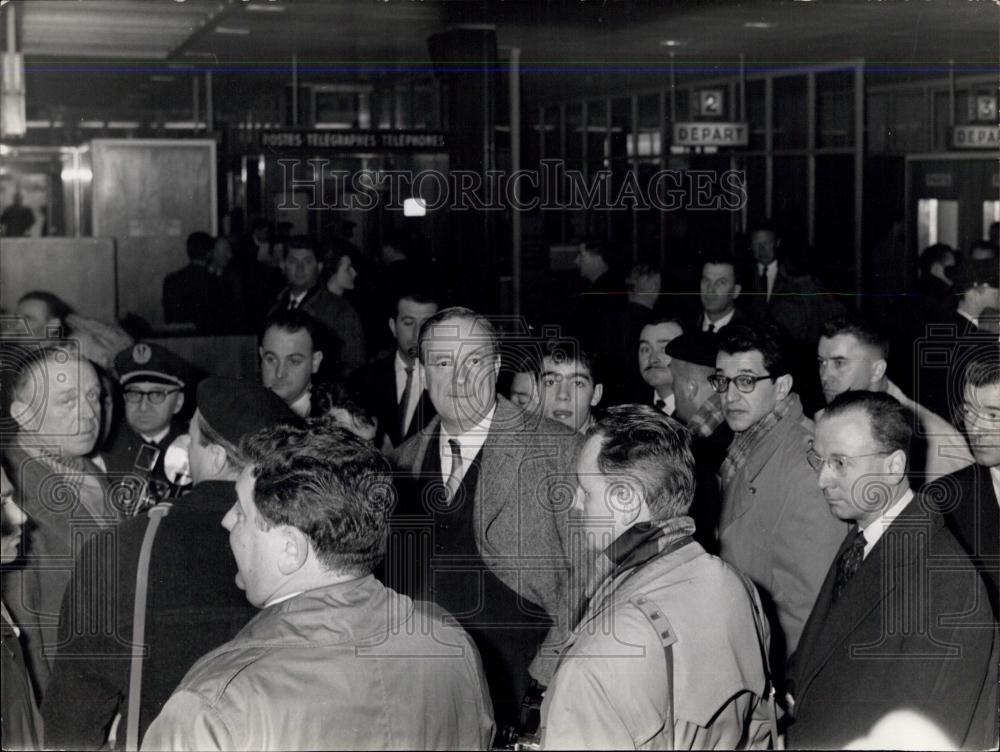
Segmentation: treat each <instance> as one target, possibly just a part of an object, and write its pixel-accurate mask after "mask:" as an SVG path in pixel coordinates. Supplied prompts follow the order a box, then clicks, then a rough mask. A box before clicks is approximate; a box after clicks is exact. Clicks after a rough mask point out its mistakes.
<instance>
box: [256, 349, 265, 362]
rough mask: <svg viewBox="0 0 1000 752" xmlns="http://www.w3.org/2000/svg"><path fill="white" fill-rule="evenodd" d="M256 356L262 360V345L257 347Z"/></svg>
mask: <svg viewBox="0 0 1000 752" xmlns="http://www.w3.org/2000/svg"><path fill="white" fill-rule="evenodd" d="M257 357H258V358H260V359H261V360H264V348H263V347H259V346H258V347H257Z"/></svg>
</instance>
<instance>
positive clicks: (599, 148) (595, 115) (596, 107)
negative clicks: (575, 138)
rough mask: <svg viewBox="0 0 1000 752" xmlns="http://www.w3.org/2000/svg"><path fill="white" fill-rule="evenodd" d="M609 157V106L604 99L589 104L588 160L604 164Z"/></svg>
mask: <svg viewBox="0 0 1000 752" xmlns="http://www.w3.org/2000/svg"><path fill="white" fill-rule="evenodd" d="M607 157H608V106H607V104H606V103H605V101H604V100H603V99H596V100H594V101H592V102H588V103H587V158H588V159H589V160H590V161H591V162H604V160H605V159H607Z"/></svg>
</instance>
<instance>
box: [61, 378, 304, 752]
mask: <svg viewBox="0 0 1000 752" xmlns="http://www.w3.org/2000/svg"><path fill="white" fill-rule="evenodd" d="M197 405H198V408H197V410H196V411H195V414H194V417H193V418H192V420H191V429H190V435H191V444H190V467H191V477H192V480H193V483H194V485H193V488H192V489H191V491H190V492H189V493H187V494H185V495H184V496H181V497H179V498H177V499H174V500H172V502H171V503H170V504H161V505H159V506H157V507H155V508H153V509H152V510H150V511H149V512H147V513H146V514H144V515H142V516H140V517H137V518H135V519H132V520H128V521H127V522H125V523H123V524H122V525H120V526H119V527H118V529H117V531H116V532H117V536H116V541H115V546H114V548H113V549H108V548H107V547H105V546H101V545H96V544H91V545H88V546H87V547H85V548H84V549H83V551H82V553H81V554H80V556H79V557H78V559H77V564H76V568H75V570H74V573H73V580H72V585H71V588H72V592H73V597H72V598H70V597H67V598H65V599H63V603H62V610H61V613H60V617H59V635H60V638H61V639H60V645H59V652H58V654H57V655H56V658H55V662H54V665H53V672H52V679H51V680H50V682H49V690H48V692H47V693H46V697H45V703H44V704H43V706H42V713H43V715H44V717H45V725H46V737H47V742H48V744H49V745H50V746H52V747H55V748H75V749H98V748H101V747H103V746H104V745H105V743H106V741H108V729H109V728H110V726H111V725H112V721H113V720H114V717H115V715H116V714H118V713H120V714H121V716H122V719H121V722H120V723H119V724H118V728H117V732H116V739H115V744H114V748H116V749H123V748H124V749H136V748H137V747H138V742H139V740H140V739H142V736H143V734H144V733H145V731H146V728H147V727H148V726H149V724H150V723H151V722H152V720H153V719H154V718H155V717H156V716H157V714H158V713H159V712H160V710H161V708H162V707H163V704H164V703H165V702H166V701H167V698H168V697H170V693H171V692H173V690H174V688H175V687H176V686H177V685H178V684H179V683H180V681H181V679H183V678H184V674H185V673H186V672H187V670H188V669H189V668H190V667H191V666H192V665H193V664H194V662H195V661H196V660H198V658H200V657H201V656H202V655H204V654H205V653H206V652H208V651H209V650H212V649H213V648H216V647H218V646H219V645H221V644H222V643H224V642H225V641H226V640H229V639H231V638H232V637H233V636H234V635H235V634H236V633H237V632H238V631H239V630H240V629H241V628H242V627H243V625H244V624H246V623H247V622H248V621H249V620H250V619H251V617H252V616H253V614H254V609H253V608H252V607H251V606H250V604H248V603H247V602H246V598H244V597H243V594H242V593H241V592H240V591H239V589H238V588H237V587H236V586H235V584H234V583H233V575H234V574H235V566H234V564H233V561H232V555H231V554H230V552H229V546H228V545H227V543H226V533H225V531H224V530H223V529H222V524H221V523H222V518H223V516H224V515H225V514H226V512H227V511H229V509H230V508H231V507H232V505H233V503H234V502H235V501H236V485H235V482H236V478H237V476H238V475H239V468H240V467H241V466H242V464H243V462H244V456H243V454H242V453H241V452H240V450H239V443H240V440H241V439H242V437H243V436H244V435H246V434H249V433H253V432H254V431H257V430H259V429H261V428H265V427H268V426H273V425H278V424H289V425H301V423H302V421H301V419H300V418H299V417H298V416H296V415H295V414H294V413H292V412H291V410H289V409H288V406H287V405H286V404H285V403H284V402H283V401H282V400H281V398H280V397H278V396H277V395H276V394H274V393H273V392H271V391H270V390H268V389H265V388H264V387H262V386H260V385H259V384H254V383H251V382H248V381H237V380H234V379H222V378H217V377H209V378H207V379H204V380H203V381H202V382H201V383H200V384H199V385H198V392H197ZM144 550H145V551H146V556H147V557H148V558H146V559H145V560H144V559H143V556H142V553H143V551H144ZM102 559H103V561H102ZM95 562H101V564H100V565H99V566H96V567H95V566H94V563H95ZM137 583H141V585H140V586H139V587H138V588H137ZM81 624H88V625H90V627H89V628H88V629H80V628H79V625H81ZM131 644H140V645H142V646H143V647H144V650H143V651H142V654H141V655H140V656H132V650H131V647H130V645H131ZM130 658H131V660H129V659H130Z"/></svg>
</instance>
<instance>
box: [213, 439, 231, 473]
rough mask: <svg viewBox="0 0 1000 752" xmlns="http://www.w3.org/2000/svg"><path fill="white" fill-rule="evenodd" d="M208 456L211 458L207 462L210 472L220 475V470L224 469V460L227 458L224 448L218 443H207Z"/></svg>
mask: <svg viewBox="0 0 1000 752" xmlns="http://www.w3.org/2000/svg"><path fill="white" fill-rule="evenodd" d="M208 456H209V457H211V458H212V459H211V462H210V463H209V467H211V468H212V474H213V475H221V474H222V471H223V470H225V469H226V462H227V461H228V460H229V457H228V456H227V455H226V450H225V449H223V448H222V447H221V446H219V445H218V444H209V445H208Z"/></svg>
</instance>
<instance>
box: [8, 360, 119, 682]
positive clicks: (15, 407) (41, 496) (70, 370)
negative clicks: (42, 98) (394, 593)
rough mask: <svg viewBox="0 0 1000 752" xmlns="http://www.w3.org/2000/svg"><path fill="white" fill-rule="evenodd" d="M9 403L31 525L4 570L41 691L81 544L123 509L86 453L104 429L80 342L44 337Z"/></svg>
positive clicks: (14, 454) (97, 387)
mask: <svg viewBox="0 0 1000 752" xmlns="http://www.w3.org/2000/svg"><path fill="white" fill-rule="evenodd" d="M10 413H11V417H12V418H13V420H14V422H15V423H16V424H17V428H18V431H17V436H16V438H15V440H14V445H13V446H12V447H11V448H10V449H9V451H8V453H7V457H6V463H7V468H8V470H9V474H10V477H11V480H12V481H13V482H14V487H15V488H17V490H18V502H19V505H20V507H21V508H22V509H23V510H24V512H25V514H27V515H28V517H29V518H30V519H31V520H32V526H31V528H30V530H29V531H28V532H27V534H26V536H25V544H26V545H25V546H24V551H23V555H24V559H25V565H24V566H23V567H22V568H20V569H18V570H16V571H13V572H9V573H7V574H5V575H4V583H3V584H4V593H5V600H6V603H7V604H8V606H9V607H10V610H11V613H12V615H13V617H14V622H15V623H16V624H18V626H19V627H20V628H21V629H22V630H23V632H24V638H25V647H26V648H27V655H26V658H27V664H28V668H29V670H30V671H31V674H32V678H33V679H34V681H35V684H36V686H37V687H38V688H39V691H44V688H45V685H46V684H47V683H48V678H49V673H50V670H51V661H52V657H53V654H54V652H55V645H56V642H57V635H56V632H57V623H58V617H59V604H60V603H61V601H62V597H63V592H64V591H65V589H66V585H67V583H68V582H69V579H70V574H71V572H72V568H73V565H72V562H73V559H74V558H75V557H76V554H77V553H78V547H79V546H82V545H83V544H84V543H86V542H87V541H88V540H89V539H91V538H93V537H95V536H100V535H102V534H105V533H107V532H108V531H110V530H111V528H113V527H114V526H115V525H116V524H117V523H118V522H119V521H120V520H121V519H122V518H123V516H124V515H123V510H122V509H119V508H117V507H116V506H115V505H114V504H113V499H112V495H111V494H109V493H108V483H107V478H106V477H105V475H104V473H103V472H102V471H101V470H100V468H98V466H97V465H96V464H94V462H93V461H92V460H91V459H90V454H91V452H92V450H93V449H94V444H95V443H96V442H97V437H98V435H99V433H100V417H101V384H100V381H98V378H97V372H96V371H95V370H94V367H93V366H92V365H91V364H90V362H89V361H88V360H86V359H84V358H81V357H80V356H79V353H78V351H77V348H76V347H75V344H74V343H71V342H65V343H59V344H53V345H47V346H44V347H41V348H39V349H38V350H36V351H35V352H33V353H31V354H30V355H29V356H28V357H27V358H26V359H25V360H24V361H23V362H22V363H21V364H20V367H19V368H18V369H17V373H16V375H15V378H14V389H13V400H12V402H11V406H10Z"/></svg>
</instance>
